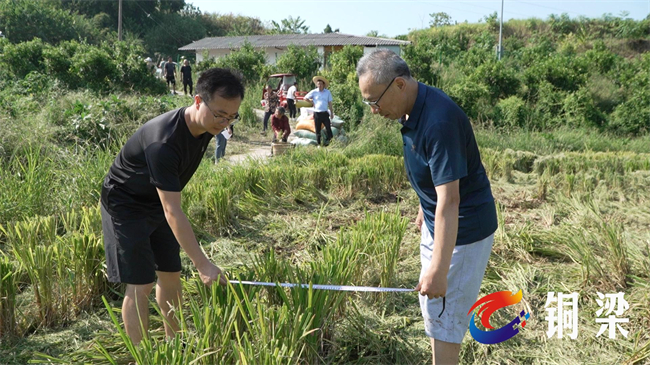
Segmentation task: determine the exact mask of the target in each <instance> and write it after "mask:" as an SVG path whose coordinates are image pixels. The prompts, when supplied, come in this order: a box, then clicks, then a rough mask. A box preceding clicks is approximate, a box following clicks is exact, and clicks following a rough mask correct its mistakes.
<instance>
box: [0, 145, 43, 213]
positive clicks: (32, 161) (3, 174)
mask: <svg viewBox="0 0 650 365" xmlns="http://www.w3.org/2000/svg"><path fill="white" fill-rule="evenodd" d="M55 182H56V177H55V174H54V162H53V159H52V158H51V157H50V156H49V155H48V152H47V151H46V150H45V149H44V148H42V147H40V146H36V145H28V146H24V147H21V148H20V149H19V150H18V151H15V154H14V155H12V157H11V159H10V160H9V161H4V160H0V207H1V208H2V209H0V222H2V223H7V222H10V221H18V220H21V219H24V218H27V217H30V216H34V215H38V214H49V213H51V212H50V210H51V207H52V205H54V200H53V195H52V194H50V193H49V192H50V190H51V188H52V186H56V183H55Z"/></svg>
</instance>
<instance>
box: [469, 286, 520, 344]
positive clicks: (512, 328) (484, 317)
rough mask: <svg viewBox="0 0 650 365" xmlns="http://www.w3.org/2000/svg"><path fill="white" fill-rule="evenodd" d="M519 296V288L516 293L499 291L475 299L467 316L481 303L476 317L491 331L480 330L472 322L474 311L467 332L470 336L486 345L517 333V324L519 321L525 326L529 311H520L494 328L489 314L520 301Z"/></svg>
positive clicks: (501, 340)
mask: <svg viewBox="0 0 650 365" xmlns="http://www.w3.org/2000/svg"><path fill="white" fill-rule="evenodd" d="M521 298H522V294H521V290H519V291H518V292H517V294H512V292H510V291H499V292H496V293H492V294H489V295H486V296H484V297H483V298H481V299H479V300H477V301H476V303H474V305H473V306H472V308H470V310H469V312H467V315H468V316H469V314H470V313H472V311H473V310H474V309H475V308H478V307H481V305H483V306H482V307H481V308H480V309H479V310H478V311H477V312H478V317H479V318H480V319H481V324H482V325H483V327H485V328H486V329H487V328H489V329H492V331H482V330H480V329H478V327H476V324H475V323H474V316H476V314H477V313H474V314H472V319H471V320H470V322H469V332H470V333H471V334H472V337H474V339H475V340H476V341H478V342H480V343H484V344H486V345H493V344H495V343H500V342H503V341H505V340H508V339H511V338H512V337H514V336H515V335H516V334H517V333H519V326H518V325H519V324H520V323H521V328H524V327H525V326H526V320H527V319H528V318H530V313H526V312H525V311H521V313H519V316H518V317H515V318H514V319H513V320H512V321H510V323H508V324H507V325H505V326H503V327H501V328H499V329H496V330H495V329H494V327H492V325H490V316H491V315H492V313H494V312H496V311H497V310H499V309H501V308H504V307H507V306H510V305H513V304H517V303H519V302H521Z"/></svg>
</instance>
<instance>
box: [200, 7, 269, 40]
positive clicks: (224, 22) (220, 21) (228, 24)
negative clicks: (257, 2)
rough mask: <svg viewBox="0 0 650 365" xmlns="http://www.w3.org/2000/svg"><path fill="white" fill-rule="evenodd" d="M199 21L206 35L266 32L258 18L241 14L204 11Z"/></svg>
mask: <svg viewBox="0 0 650 365" xmlns="http://www.w3.org/2000/svg"><path fill="white" fill-rule="evenodd" d="M199 22H200V23H201V24H203V27H204V28H205V34H206V36H207V37H224V36H233V37H234V36H245V35H256V34H264V33H266V29H265V28H264V25H263V24H262V21H261V20H260V19H259V18H252V17H247V16H242V15H234V14H232V13H230V14H218V13H204V14H202V15H201V17H200V19H199Z"/></svg>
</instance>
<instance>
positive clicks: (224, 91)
mask: <svg viewBox="0 0 650 365" xmlns="http://www.w3.org/2000/svg"><path fill="white" fill-rule="evenodd" d="M196 93H197V94H199V96H201V99H203V100H204V101H205V102H209V101H210V100H212V96H213V95H215V94H217V95H219V96H220V97H222V98H225V99H234V98H236V97H238V96H239V97H240V98H242V99H244V83H243V82H242V76H241V74H240V73H239V72H238V71H235V70H230V69H225V68H217V67H215V68H210V69H207V70H205V71H203V72H202V73H201V76H199V80H198V81H197V82H196Z"/></svg>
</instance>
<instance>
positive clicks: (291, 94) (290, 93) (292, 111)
mask: <svg viewBox="0 0 650 365" xmlns="http://www.w3.org/2000/svg"><path fill="white" fill-rule="evenodd" d="M297 90H298V83H297V82H294V83H293V85H291V86H289V90H287V107H288V108H289V118H292V119H293V118H295V117H296V91H297Z"/></svg>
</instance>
